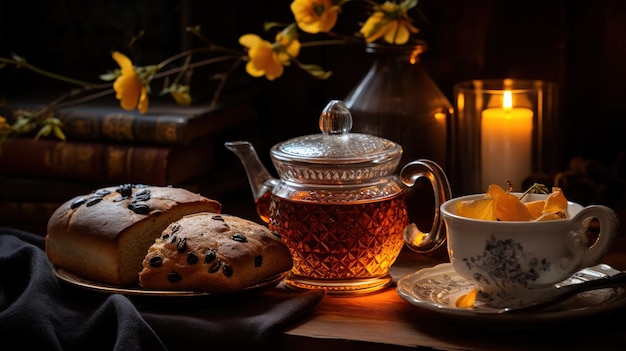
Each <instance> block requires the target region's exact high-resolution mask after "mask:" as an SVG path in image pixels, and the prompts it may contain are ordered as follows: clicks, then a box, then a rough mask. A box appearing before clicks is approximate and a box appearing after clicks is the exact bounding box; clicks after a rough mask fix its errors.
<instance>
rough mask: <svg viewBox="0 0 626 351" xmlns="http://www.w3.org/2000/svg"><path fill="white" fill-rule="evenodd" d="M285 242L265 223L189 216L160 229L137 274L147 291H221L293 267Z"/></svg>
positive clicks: (212, 215)
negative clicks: (141, 268)
mask: <svg viewBox="0 0 626 351" xmlns="http://www.w3.org/2000/svg"><path fill="white" fill-rule="evenodd" d="M292 264H293V262H292V258H291V254H290V252H289V249H288V248H287V246H286V245H285V244H284V243H283V241H282V240H281V238H280V237H279V236H278V234H275V233H273V232H271V231H270V230H269V229H268V228H267V227H265V226H263V225H261V224H258V223H255V222H252V221H249V220H246V219H243V218H240V217H236V216H232V215H226V214H216V213H198V214H192V215H187V216H185V217H183V218H182V219H180V220H179V221H176V222H175V223H172V224H171V225H170V226H169V227H167V229H165V230H164V231H163V235H161V237H160V238H158V239H157V240H156V241H155V243H154V245H152V246H151V247H150V249H149V250H148V254H147V255H146V258H145V260H144V261H143V270H142V271H141V273H139V284H140V285H141V287H142V288H146V289H160V290H189V291H202V292H208V293H211V294H225V293H232V292H237V291H240V290H242V289H244V288H246V287H249V286H253V285H255V284H258V283H260V282H262V281H264V280H267V279H269V278H271V277H274V276H276V275H278V274H281V273H283V272H286V271H288V270H290V269H291V267H292Z"/></svg>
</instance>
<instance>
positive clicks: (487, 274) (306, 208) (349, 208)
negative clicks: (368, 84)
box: [225, 100, 623, 314]
mask: <svg viewBox="0 0 626 351" xmlns="http://www.w3.org/2000/svg"><path fill="white" fill-rule="evenodd" d="M319 127H320V131H321V133H320V134H311V135H305V136H301V137H296V138H292V139H289V140H286V141H284V142H281V143H278V144H276V145H274V146H273V147H272V148H271V150H270V157H271V161H272V163H273V165H274V167H275V169H276V171H277V173H278V175H279V177H278V178H275V177H274V176H272V175H271V173H270V172H269V171H268V170H267V169H266V168H265V166H264V165H263V164H262V162H261V161H260V159H259V157H258V155H257V153H256V151H255V149H254V147H253V146H252V145H251V143H249V142H247V141H232V142H227V143H226V144H225V146H226V148H228V149H229V150H231V151H232V152H234V153H235V154H236V155H237V156H238V157H239V159H240V160H241V162H242V164H243V166H244V169H245V172H246V174H247V176H248V180H249V184H250V187H251V189H252V193H253V197H254V200H255V203H256V206H257V212H258V214H259V216H260V218H261V219H262V220H263V221H265V222H266V223H267V225H268V226H269V227H270V229H271V230H273V231H274V232H276V233H278V234H279V235H281V237H282V238H283V239H284V241H285V243H286V244H287V246H288V247H289V248H290V250H291V252H292V256H293V259H294V267H293V269H292V270H291V272H289V274H288V275H287V277H286V278H285V285H286V286H287V287H289V288H292V289H296V290H302V289H304V290H306V289H323V290H325V291H326V292H327V293H328V294H336V295H353V294H363V293H372V292H375V291H379V290H381V289H383V288H385V287H387V286H389V285H391V284H392V283H393V282H392V279H391V276H390V275H389V268H390V267H391V266H392V265H393V263H394V262H395V260H396V259H397V257H398V255H399V254H400V251H401V250H402V248H403V247H404V246H406V247H408V248H409V249H411V250H412V251H414V252H416V253H420V254H421V253H429V252H433V251H434V250H436V249H437V248H439V247H441V246H442V245H444V244H446V245H447V252H448V256H449V259H450V262H449V263H443V264H441V265H439V266H437V267H431V268H428V269H425V270H420V271H418V272H416V273H415V274H412V275H409V276H407V277H405V278H402V279H400V280H399V281H398V282H397V290H398V293H399V295H400V296H401V297H403V298H404V299H406V300H407V301H409V302H411V303H413V304H416V305H418V306H421V307H424V306H426V307H427V308H432V309H435V310H439V311H442V310H443V311H447V312H450V311H454V312H451V313H452V314H456V313H457V312H458V311H456V310H460V309H463V311H462V312H460V313H481V312H480V310H481V309H480V306H486V307H487V308H483V310H482V311H483V312H485V311H488V313H494V314H496V313H501V312H502V311H509V310H511V311H512V310H513V309H514V308H519V307H525V306H528V305H533V304H535V303H538V302H540V301H543V300H545V299H554V298H556V296H557V295H558V294H557V293H556V292H557V291H559V290H558V287H559V284H560V283H563V282H566V281H568V280H570V281H571V279H572V277H575V276H576V275H577V274H579V273H580V272H582V271H584V270H588V269H590V267H594V266H596V265H597V264H598V263H599V261H600V260H601V259H602V258H603V256H604V255H605V254H606V253H607V252H608V251H609V248H610V246H611V243H612V241H613V238H614V236H615V235H616V233H617V227H618V220H617V217H616V215H615V213H614V212H613V211H612V210H611V209H610V208H608V207H605V206H601V205H591V206H587V207H583V206H581V205H579V204H576V203H572V202H569V203H568V207H567V218H565V219H560V220H550V221H537V222H521V221H512V222H507V221H487V220H478V219H472V218H467V217H462V216H459V215H458V214H456V211H455V208H456V203H457V202H459V201H467V200H472V199H476V198H480V197H483V196H484V195H485V194H475V195H468V196H463V197H456V198H454V197H452V192H451V189H450V184H449V182H448V179H447V177H446V174H445V173H444V171H443V169H442V168H441V167H440V166H439V165H438V164H437V163H436V162H434V161H432V160H428V159H418V160H414V161H411V162H409V163H407V164H406V165H403V167H402V168H401V169H400V171H399V172H396V170H397V168H398V165H399V162H400V158H401V156H402V147H401V146H400V145H398V144H397V143H395V142H393V141H390V140H387V139H384V138H381V137H377V136H373V135H367V134H360V133H352V132H350V130H351V128H352V117H351V114H350V111H349V109H348V108H347V107H346V106H345V104H344V103H343V102H342V101H340V100H332V101H330V102H329V103H328V105H327V106H326V107H325V108H324V109H323V111H322V113H321V114H320V118H319ZM418 179H426V180H427V181H428V182H429V183H430V184H431V186H432V189H433V194H434V206H435V208H434V219H433V225H432V228H431V230H430V232H427V233H424V232H422V231H420V230H419V229H418V228H417V226H416V225H415V224H414V223H411V219H410V218H409V214H408V213H407V207H406V203H405V199H406V198H407V197H409V196H411V195H412V194H411V187H413V186H414V185H415V184H416V181H417V180H418ZM545 196H546V195H542V194H531V195H530V196H528V197H527V201H533V200H537V199H542V198H545ZM592 220H595V221H598V222H599V224H600V225H599V228H600V230H599V233H598V235H597V238H595V239H594V240H592V241H593V242H591V243H590V242H589V240H588V234H587V231H588V228H589V224H590V222H591V221H592ZM609 271H610V272H608V273H606V274H595V275H594V274H591V276H592V277H594V278H593V279H586V280H596V279H599V278H602V277H610V276H615V275H618V274H620V272H617V271H615V270H609ZM433 277H436V279H435V278H433ZM433 279H435V280H433ZM450 279H452V280H451V281H450ZM443 280H448V281H446V282H444V281H443ZM433 282H435V285H436V287H438V288H441V285H442V284H444V283H451V282H452V283H455V284H460V285H458V286H459V287H463V288H462V289H458V291H463V292H468V291H470V290H472V289H476V290H477V292H478V293H477V295H476V302H475V303H474V305H473V306H469V307H463V308H460V307H457V306H454V301H451V299H453V298H456V297H457V296H453V295H451V294H448V295H449V296H447V297H446V301H445V302H442V301H435V300H432V298H431V297H428V296H430V295H428V294H424V293H425V290H424V289H430V288H432V286H430V287H428V286H427V285H428V284H431V285H432V283H433ZM578 282H579V281H577V283H578ZM572 284H573V283H571V284H566V285H572ZM587 285H589V284H587ZM596 285H597V284H596ZM446 289H447V290H446V291H448V292H450V291H452V290H454V289H452V290H451V289H450V288H449V287H448V288H446ZM596 289H597V288H596ZM559 292H560V291H559ZM620 292H622V291H621V290H620ZM422 295H424V296H422ZM426 295H428V296H426ZM444 295H446V294H444ZM622 295H623V294H622ZM425 296H426V297H425ZM442 306H443V308H442ZM467 311H471V312H467Z"/></svg>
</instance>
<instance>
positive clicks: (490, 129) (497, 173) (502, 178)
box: [481, 90, 533, 191]
mask: <svg viewBox="0 0 626 351" xmlns="http://www.w3.org/2000/svg"><path fill="white" fill-rule="evenodd" d="M532 128H533V111H532V110H530V109H527V108H520V107H513V101H512V96H511V91H509V90H506V91H504V96H503V101H502V107H501V108H488V109H485V110H484V111H483V112H482V121H481V155H482V184H483V190H484V191H486V190H487V187H488V186H489V185H490V184H498V185H500V186H502V187H503V188H505V189H506V186H507V183H506V181H507V180H510V181H511V183H512V184H513V190H514V191H522V182H523V181H524V179H525V178H527V177H528V176H529V175H530V174H531V171H532V160H531V153H532V144H531V140H532Z"/></svg>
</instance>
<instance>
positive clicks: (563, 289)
mask: <svg viewBox="0 0 626 351" xmlns="http://www.w3.org/2000/svg"><path fill="white" fill-rule="evenodd" d="M601 266H606V265H598V266H595V267H590V268H588V269H587V270H588V271H589V272H591V273H592V274H588V275H587V276H585V271H586V270H582V271H580V272H579V273H578V274H579V276H578V277H577V276H576V275H575V276H574V277H572V278H570V279H568V280H566V281H565V282H563V283H559V284H556V285H555V288H554V289H550V290H548V291H544V292H542V293H541V297H540V298H538V299H524V298H523V299H520V300H519V301H515V302H512V303H511V305H510V306H507V307H503V308H498V307H492V306H489V305H488V304H487V303H486V302H481V301H476V302H475V303H474V307H473V309H474V310H475V311H476V312H485V313H520V312H530V311H538V310H541V309H543V308H546V307H548V306H552V305H559V302H563V301H566V300H567V299H569V298H571V297H574V296H575V295H577V294H579V293H581V292H585V291H591V290H598V289H605V288H619V287H626V272H621V271H615V270H613V273H611V274H607V275H604V276H601V277H599V278H598V272H599V270H597V269H595V268H596V267H601ZM607 267H608V266H607ZM614 272H617V273H614ZM576 280H583V281H582V282H576Z"/></svg>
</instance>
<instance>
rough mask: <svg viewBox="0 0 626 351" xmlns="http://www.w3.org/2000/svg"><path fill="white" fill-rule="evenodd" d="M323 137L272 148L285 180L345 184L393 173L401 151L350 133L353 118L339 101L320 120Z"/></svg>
mask: <svg viewBox="0 0 626 351" xmlns="http://www.w3.org/2000/svg"><path fill="white" fill-rule="evenodd" d="M319 126H320V130H321V131H322V134H311V135H306V136H302V137H297V138H293V139H290V140H287V141H285V142H282V143H279V144H276V145H274V146H273V147H272V149H271V151H270V154H271V157H272V161H273V162H274V165H275V166H276V169H277V171H278V173H279V174H280V176H281V178H283V179H290V180H294V181H298V182H306V183H323V184H329V183H330V184H333V183H336V184H343V183H350V182H360V181H363V180H371V179H375V178H380V177H383V176H387V175H389V174H391V173H393V172H394V171H395V169H396V167H397V166H398V163H399V161H400V157H401V156H402V147H401V146H400V145H399V144H397V143H394V142H392V141H390V140H387V139H384V138H380V137H377V136H373V135H368V134H360V133H350V129H351V128H352V115H351V114H350V110H349V109H348V107H347V106H346V105H345V104H344V103H343V101H340V100H332V101H330V102H329V103H328V104H327V105H326V107H325V108H324V110H323V111H322V113H321V114H320V118H319Z"/></svg>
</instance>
